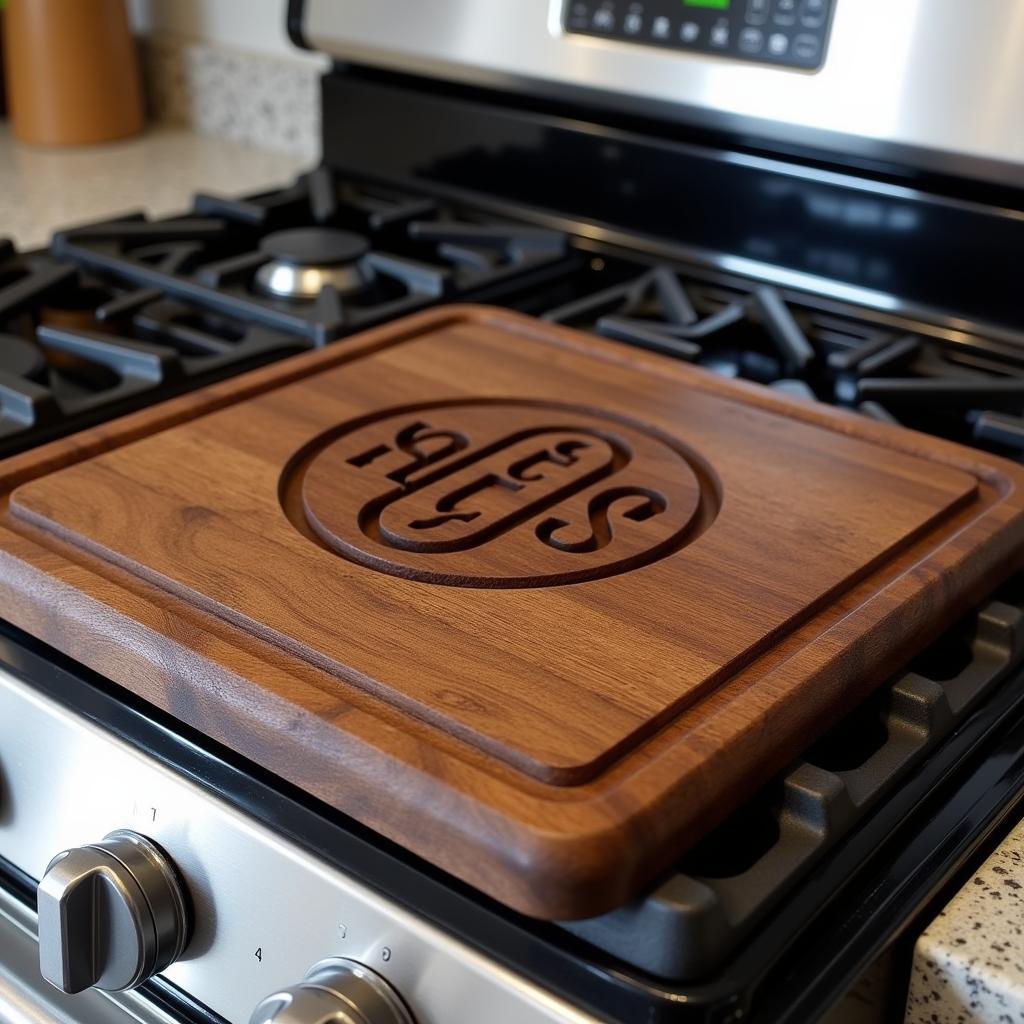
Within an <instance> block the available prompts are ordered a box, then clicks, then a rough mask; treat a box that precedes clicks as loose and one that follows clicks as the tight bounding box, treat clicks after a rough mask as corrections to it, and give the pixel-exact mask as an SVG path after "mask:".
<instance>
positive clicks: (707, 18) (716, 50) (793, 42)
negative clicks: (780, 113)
mask: <svg viewBox="0 0 1024 1024" xmlns="http://www.w3.org/2000/svg"><path fill="white" fill-rule="evenodd" d="M835 3H836V0H565V3H564V6H563V11H562V25H563V28H564V29H565V30H566V31H567V32H569V33H574V34H577V35H588V36H598V37H600V38H606V39H618V40H623V41H625V42H630V43H639V44H643V45H647V46H659V47H667V48H669V49H672V50H682V51H686V52H696V53H705V54H713V55H716V56H720V57H733V58H738V59H741V60H752V61H757V62H760V63H767V64H778V65H782V66H784V67H792V68H802V69H804V70H808V71H813V70H816V69H818V68H820V67H821V65H822V63H823V62H824V60H825V48H826V45H827V43H828V33H829V28H830V25H831V20H832V9H833V7H834V6H835Z"/></svg>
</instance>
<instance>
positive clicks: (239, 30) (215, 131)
mask: <svg viewBox="0 0 1024 1024" xmlns="http://www.w3.org/2000/svg"><path fill="white" fill-rule="evenodd" d="M127 3H128V9H129V14H130V17H131V21H132V25H133V27H134V29H135V31H136V33H137V34H138V35H139V37H140V39H141V41H142V54H143V64H144V67H145V71H146V81H147V86H148V93H149V98H150V104H151V106H152V108H153V112H154V114H155V115H156V117H157V118H158V119H159V120H162V121H166V122H171V123H177V124H187V125H189V126H191V127H192V128H194V129H195V130H196V131H199V132H201V133H203V134H209V135H216V136H219V137H222V138H227V139H233V140H236V141H239V142H247V143H251V144H253V145H258V146H261V147H264V148H269V149H277V150H283V151H287V152H292V153H298V154H301V155H304V156H309V157H310V158H314V157H316V156H317V155H318V152H319V137H320V127H319V126H320V109H319V106H320V92H319V76H320V74H321V73H322V71H323V69H324V68H325V67H326V66H327V64H328V62H327V60H326V59H325V58H322V57H319V56H318V55H316V54H310V53H308V52H306V51H303V50H299V49H297V48H296V47H295V46H293V45H292V43H291V41H290V40H289V39H288V36H287V32H286V30H285V9H286V0H127Z"/></svg>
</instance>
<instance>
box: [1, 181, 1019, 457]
mask: <svg viewBox="0 0 1024 1024" xmlns="http://www.w3.org/2000/svg"><path fill="white" fill-rule="evenodd" d="M450 301H473V302H495V303H499V304H504V305H508V306H511V307H513V308H517V309H521V310H524V311H526V312H530V313H533V314H535V315H538V316H542V317H544V318H545V319H549V320H554V321H557V322H559V323H565V324H568V325H571V326H574V327H579V328H581V329H584V330H592V331H596V332H597V333H599V334H602V335H605V336H606V337H609V338H615V339H618V340H620V341H622V342H624V343H627V344H631V345H638V346H641V347H644V348H648V349H653V350H655V351H658V352H662V353H664V354H667V355H669V356H672V357H675V358H678V359H683V360H686V361H688V362H692V363H696V364H698V365H701V366H703V367H705V368H707V369H708V370H710V371H712V372H715V373H720V374H724V375H727V376H733V377H743V378H746V379H749V380H752V381H756V382H759V383H762V384H765V385H768V386H770V387H772V388H776V389H778V390H781V391H784V392H786V393H788V394H790V395H793V396H795V397H797V398H802V399H806V400H808V401H813V400H817V401H826V402H830V403H833V404H838V405H843V406H847V407H849V408H851V409H855V410H858V411H859V412H861V413H863V414H864V415H867V416H872V417H875V418H879V419H886V420H893V421H898V422H901V423H903V424H905V425H907V426H910V427H914V428H917V429H921V430H926V431H928V432H930V433H935V434H939V435H942V436H945V437H949V438H951V439H954V440H957V441H960V442H965V443H969V444H976V445H979V446H983V447H985V448H989V449H992V450H994V451H997V452H999V453H1000V454H1003V455H1009V456H1010V457H1013V458H1020V457H1024V416H1022V413H1024V347H1019V348H1018V347H1016V346H1015V345H1013V344H1010V343H1007V342H1006V340H1005V339H1004V338H1000V339H997V340H993V339H988V338H985V337H981V336H976V335H973V334H969V333H966V332H956V333H955V334H954V335H953V336H951V335H950V332H949V331H943V330H939V329H937V328H936V327H935V326H933V325H929V324H925V323H914V322H909V321H906V320H903V321H898V320H896V319H894V318H892V317H885V316H883V315H880V314H878V313H876V312H874V311H870V310H866V309H858V308H855V307H851V306H849V305H842V304H837V303H834V302H823V301H822V300H821V299H820V298H819V297H817V296H812V295H809V294H808V295H801V294H798V293H794V292H792V291H783V290H781V289H779V288H777V287H775V286H772V285H769V284H764V283H759V282H756V281H753V280H748V279H743V278H740V277H737V276H730V275H727V274H722V273H718V272H715V271H711V270H708V269H706V268H701V267H698V266H685V265H683V264H678V263H669V262H664V261H659V260H657V259H654V258H652V257H651V256H649V255H648V254H646V253H644V252H643V251H625V250H623V249H621V248H619V249H613V248H612V247H611V246H607V245H601V244H600V243H597V242H594V241H592V240H590V239H586V238H582V237H574V236H572V235H569V234H567V233H563V232H561V231H558V230H554V229H551V228H548V227H542V226H537V225H535V224H531V223H526V222H514V221H512V220H509V219H503V218H498V217H495V216H494V215H492V214H490V213H485V212H483V211H481V210H479V209H476V208H474V207H473V206H472V205H469V204H465V203H455V202H452V201H449V200H441V199H436V198H432V197H430V196H428V195H426V194H416V193H414V192H411V191H409V190H405V189H398V188H391V187H384V186H379V185H374V184H369V183H365V182H362V181H356V180H352V179H349V178H346V177H344V176H341V175H339V174H336V173H334V172H332V171H330V170H328V169H327V168H325V167H320V168H318V169H316V170H314V171H313V172H311V173H309V174H307V175H303V176H302V177H300V178H299V179H298V180H297V181H296V182H295V183H294V184H292V185H291V186H289V187H286V188H283V189H281V190H279V191H273V192H268V193H264V194H261V195H257V196H253V197H250V198H247V199H241V200H234V199H224V198H219V197H215V196H209V195H200V196H197V197H196V199H195V201H194V203H193V209H192V211H191V213H190V214H188V215H187V216H184V217H178V218H170V219H165V220H156V221H151V220H148V219H146V218H144V217H142V216H132V217H125V218H120V219H117V220H111V221H105V222H101V223H97V224H92V225H87V226H84V227H79V228H74V229H71V230H68V231H63V232H60V233H58V234H57V235H56V236H55V238H54V240H53V245H52V246H51V248H50V250H49V251H48V252H40V253H29V254H18V253H17V252H15V250H14V249H13V247H12V246H11V245H10V244H9V243H0V454H7V453H10V452H12V451H16V450H18V449H21V448H25V447H28V446H30V445H32V444H35V443H39V442H41V441H43V440H47V439H49V438H51V437H54V436H58V435H59V434H62V433H66V432H69V431H72V430H77V429H80V428H81V427H84V426H86V425H89V424H92V423H95V422H97V421H99V420H101V419H104V418H107V417H110V416H114V415H119V414H121V413H123V412H125V411H127V410H129V409H131V408H136V407H138V406H140V405H145V404H150V403H152V402H154V401H158V400H160V399H162V398H165V397H168V396H170V395H173V394H177V393H180V392H181V391H183V390H186V389H188V388H191V387H196V386H199V385H202V384H204V383H208V382H210V381H212V380H215V379H217V378H220V377H224V376H227V375H230V374H234V373H238V372H241V371H243V370H246V369H249V368H251V367H253V366H256V365H259V364H260V363H263V362H267V361H269V360H273V359H278V358H282V357H284V356H288V355H291V354H294V353H296V352H299V351H302V350H304V349H307V348H311V347H315V346H319V345H322V344H325V343H328V342H333V341H336V340H338V339H340V338H343V337H344V336H346V335H348V334H351V333H353V332H355V331H358V330H360V329H362V328H365V327H368V326H370V325H372V324H376V323H381V322H384V321H387V320H390V319H393V318H395V317H397V316H400V315H402V314H405V313H408V312H412V311H413V310H416V309H420V308H422V307H425V306H428V305H432V304H437V303H441V302H450Z"/></svg>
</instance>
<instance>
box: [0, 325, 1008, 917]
mask: <svg viewBox="0 0 1024 1024" xmlns="http://www.w3.org/2000/svg"><path fill="white" fill-rule="evenodd" d="M1021 480H1022V470H1021V469H1020V468H1019V467H1017V466H1015V465H1013V464H1011V463H1009V462H1004V461H1001V460H999V459H998V458H995V457H992V456H989V455H987V454H985V453H982V452H978V451H974V450H971V449H967V448H962V447H958V446H955V445H952V444H949V443H945V442H942V441H939V440H936V439H933V438H929V437H925V436H923V435H920V434H917V433H913V432H910V431H906V430H902V429H900V428H896V427H891V426H888V425H884V424H879V423H874V422H870V421H868V420H866V419H864V418H862V417H858V416H857V415H855V414H852V413H846V412H842V411H838V410H835V409H830V408H826V407H823V406H819V405H814V404H810V403H802V402H799V401H797V400H793V399H789V398H786V397H784V396H781V395H779V394H776V393H773V392H771V391H769V390H766V389H763V388H760V387H757V386H754V385H748V384H744V383H737V382H733V381H727V380H723V379H720V378H718V377H715V376H713V375H711V374H709V373H705V372H703V371H701V370H699V369H695V368H692V367H689V366H685V365H682V364H680V363H677V362H674V361H671V360H668V359H664V358H661V357H659V356H654V355H648V354H645V353H640V352H637V351H634V350H631V349H628V348H625V347H623V346H620V345H616V344H614V343H610V342H606V341H603V340H600V339H596V338H592V337H589V336H585V335H583V334H579V333H576V332H574V331H570V330H566V329H562V328H558V327H555V326H551V325H547V324H544V323H541V322H539V321H536V320H533V319H531V318H528V317H524V316H519V315H516V314H512V313H508V312H503V311H499V310H493V309H488V308H482V307H480V308H478V307H452V308H447V309H442V310H435V311H432V312H430V313H427V314H423V315H419V316H416V317H413V318H410V319H407V320H404V321H401V322H399V323H395V324H392V325H390V326H388V327H385V328H382V329H379V330H375V331H371V332H369V333H366V334H364V335H361V336H360V337H359V338H356V339H352V340H348V341H344V342H340V343H338V344H337V345H335V346H332V347H330V348H328V349H326V350H324V351H321V352H318V353H314V354H310V355H307V356H302V357H299V358H296V359H292V360H288V361H286V362H283V363H280V364H278V365H276V366H274V367H270V368H267V369H263V370H260V371H257V372H255V373H252V374H249V375H246V376H244V377H241V378H238V379H236V380H234V381H232V382H229V383H226V384H222V385H218V386H215V387H212V388H209V389H206V390H205V391H203V392H200V393H197V394H194V395H190V396H187V397H184V398H181V399H178V400H175V401H173V402H169V403H167V404H164V405H161V406H159V407H157V408H153V409H150V410H147V411H145V412H142V413H139V414H137V415H134V416H129V417H126V418H124V419H122V420H119V421H117V422H116V423H113V424H110V425H107V426H103V427H98V428H96V429H93V430H91V431H88V432H85V433H83V434H79V435H77V436H75V437H72V438H69V439H67V440H64V441H59V442H56V443H54V444H52V445H49V446H47V447H45V448H42V449H39V450H37V451H34V452H31V453H28V454H26V455H23V456H18V457H16V458H14V459H11V460H8V461H7V462H6V463H3V464H2V465H0V493H2V494H3V508H2V519H0V604H2V607H0V611H2V615H3V617H4V618H6V619H8V620H10V621H12V622H14V623H15V624H16V625H17V626H19V627H21V628H22V629H25V630H27V631H28V632H29V633H32V634H34V635H36V636H38V637H39V638H41V639H42V640H44V641H46V642H47V643H49V644H52V645H53V646H55V647H57V648H59V649H60V650H62V651H64V652H66V653H67V654H69V655H71V656H72V657H74V658H77V659H79V660H80V661H82V662H84V663H85V664H87V665H89V666H90V667H92V668H93V669H96V670H97V671H99V672H102V673H103V674H104V675H106V676H108V677H109V678H110V679H112V680H114V681H115V682H116V683H118V684H120V685H121V686H123V687H125V688H127V689H129V690H131V691H133V692H134V693H136V694H138V695H140V696H142V697H143V698H145V699H146V700H148V701H150V702H152V703H153V704H155V705H157V706H159V707H160V708H163V709H165V710H167V711H169V712H170V713H171V714H172V715H174V716H176V717H177V718H178V719H180V720H181V721H183V722H185V723H187V724H188V725H189V726H192V727H194V728H196V729H199V730H201V731H202V732H203V733H205V734H207V735H209V736H211V737H213V738H214V739H215V740H218V741H219V742H221V743H224V744H227V745H228V746H229V747H231V748H233V749H234V750H236V751H237V752H238V753H240V754H242V755H244V756H245V757H247V758H250V759H251V760H252V761H254V762H256V763H257V764H259V765H262V766H263V767H264V768H267V769H269V770H271V771H273V772H275V773H277V774H278V775H280V776H281V777H282V778H283V779H286V780H288V781H289V782H291V783H294V784H296V785H298V786H301V787H302V788H303V789H305V790H307V791H308V792H309V793H310V794H312V795H313V796H314V797H316V798H319V799H320V800H322V801H325V802H326V803H327V804H330V805H331V806H333V807H334V808H337V809H338V810H340V811H343V812H344V813H345V814H347V815H350V816H351V817H352V818H355V819H357V820H359V821H360V822H363V823H365V824H366V825H368V826H370V827H371V828H373V829H376V830H377V831H379V832H380V833H382V834H384V835H385V836H387V837H389V838H390V839H393V840H395V841H396V842H398V843H400V844H402V845H403V846H405V847H407V848H408V849H410V850H412V851H414V852H415V853H417V854H419V855H421V856H422V857H424V858H426V859H427V860H429V861H431V862H433V863H434V864H436V865H438V866H440V867H442V868H444V869H446V870H447V871H449V872H451V873H452V874H453V875H456V876H458V877H459V878H461V879H463V880H464V881H466V882H468V883H470V884H472V885H474V886H476V887H478V888H479V889H481V890H483V891H484V892H486V893H488V894H490V895H491V896H493V897H495V898H497V899H498V900H500V901H502V902H504V903H505V904H507V905H510V906H512V907H514V908H516V909H518V910H521V911H524V912H526V913H528V914H532V915H536V916H540V917H545V918H571V917H580V916H586V915H590V914H596V913H599V912H602V911H605V910H607V909H609V908H610V907H613V906H615V905H618V904H620V903H621V902H622V901H623V900H625V899H626V898H628V897H629V896H630V895H632V894H634V893H635V892H636V891H637V890H638V889H639V888H640V887H642V886H643V885H644V883H646V882H648V881H650V880H651V879H652V878H653V877H654V876H655V875H656V874H657V873H658V872H660V871H662V870H663V869H664V868H665V867H666V866H667V865H668V864H669V863H670V862H671V861H672V860H673V858H675V857H677V856H678V855H679V853H680V852H681V851H682V850H684V849H685V848H686V847H687V846H688V845H690V844H692V843H693V842H694V841H695V840H696V839H697V838H698V837H699V836H700V835H701V834H702V832H704V831H706V830H707V829H708V828H710V827H711V826H712V825H713V824H715V823H716V822H717V821H718V820H720V819H721V818H722V817H723V816H724V815H725V814H726V813H727V812H728V810H729V809H730V808H731V807H733V806H734V805H735V804H736V803H737V802H739V801H740V800H742V798H743V797H744V795H748V794H749V793H751V792H752V791H753V790H754V789H755V787H757V786H758V785H759V784H760V783H762V782H763V781H765V780H766V778H767V777H769V776H770V775H771V774H773V773H774V772H776V771H777V770H779V769H780V768H781V767H783V766H784V764H785V763H786V762H787V760H789V759H790V758H792V757H793V756H794V754H795V753H796V752H797V751H798V750H799V749H801V748H802V747H803V746H805V745H806V744H807V743H808V742H809V741H810V740H811V739H812V738H813V737H814V736H815V735H817V734H819V733H820V732H821V731H822V730H824V729H825V728H826V727H827V726H828V725H829V724H831V723H832V722H833V721H834V720H835V719H836V717H837V716H838V715H840V714H841V713H842V712H843V711H844V710H845V709H847V708H849V707H850V706H851V705H852V704H853V703H854V702H856V701H857V700H858V699H860V698H861V697H863V696H864V695H865V694H866V693H867V692H868V691H869V690H870V689H871V688H872V687H874V686H876V685H878V684H879V683H880V682H881V681H882V680H883V679H884V678H885V676H886V674H887V673H890V672H892V671H894V670H896V669H897V668H898V667H899V666H900V665H901V664H903V663H904V662H905V661H906V660H907V659H908V658H909V657H910V656H911V655H913V654H914V653H915V652H916V651H917V650H918V649H920V648H921V647H922V646H923V645H925V644H926V643H927V642H929V641H930V640H932V639H933V638H934V637H935V636H936V635H937V634H938V633H939V632H940V631H941V630H942V629H943V628H945V627H946V626H947V625H948V624H949V623H950V622H951V621H952V620H953V619H955V618H956V617H958V616H959V615H961V614H962V613H963V612H964V611H965V610H966V609H967V608H968V607H969V606H970V605H971V604H972V603H973V602H976V601H977V600H979V599H980V598H981V597H982V596H983V594H984V593H985V592H986V591H987V590H989V589H990V588H991V587H993V586H994V585H995V584H997V583H998V582H999V581H1000V580H1001V579H1002V578H1003V577H1005V576H1007V575H1008V574H1009V573H1010V572H1011V571H1013V570H1014V569H1015V568H1017V567H1019V566H1020V565H1021V563H1022V551H1024V516H1022V499H1021V494H1020V483H1021Z"/></svg>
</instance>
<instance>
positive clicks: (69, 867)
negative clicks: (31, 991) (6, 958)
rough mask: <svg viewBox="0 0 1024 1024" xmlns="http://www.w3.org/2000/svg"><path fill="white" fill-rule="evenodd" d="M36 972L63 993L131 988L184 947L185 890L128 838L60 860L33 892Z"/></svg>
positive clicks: (149, 847) (150, 851)
mask: <svg viewBox="0 0 1024 1024" xmlns="http://www.w3.org/2000/svg"><path fill="white" fill-rule="evenodd" d="M37 896H38V903H39V969H40V971H41V972H42V975H43V977H44V978H45V979H46V980H47V981H48V982H49V983H50V984H51V985H55V986H56V987H57V988H59V989H61V990H62V991H64V992H82V991H84V990H85V989H87V988H99V989H103V990H104V991H106V992H122V991H124V990H125V989H131V988H137V987H138V986H139V985H141V984H142V983H143V982H145V981H148V980H149V979H150V978H151V977H153V975H154V974H159V973H160V972H161V971H163V970H165V969H166V968H167V967H170V965H171V964H172V963H174V961H175V960H177V959H178V957H179V956H181V954H182V953H183V952H184V950H185V946H186V945H187V943H188V939H189V932H190V921H189V911H188V898H187V896H186V893H185V888H184V885H183V883H182V881H181V878H180V877H179V875H178V872H177V870H176V869H175V867H174V865H173V864H172V863H171V861H170V860H169V859H168V857H167V855H166V854H165V853H164V852H163V851H162V850H161V849H160V848H159V847H158V846H157V845H156V844H155V843H153V842H152V841H151V840H149V839H147V838H146V837H145V836H140V835H138V834H137V833H135V832H128V831H118V832H111V833H110V835H108V836H107V837H106V838H105V839H104V840H103V841H102V842H99V843H95V844H94V845H92V846H82V847H78V848H77V849H73V850H65V851H64V852H63V853H59V854H58V855H57V856H56V857H54V859H53V860H52V861H51V862H50V865H49V867H47V869H46V874H45V875H43V880H42V881H41V882H40V883H39V888H38V890H37Z"/></svg>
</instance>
